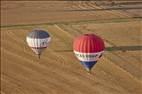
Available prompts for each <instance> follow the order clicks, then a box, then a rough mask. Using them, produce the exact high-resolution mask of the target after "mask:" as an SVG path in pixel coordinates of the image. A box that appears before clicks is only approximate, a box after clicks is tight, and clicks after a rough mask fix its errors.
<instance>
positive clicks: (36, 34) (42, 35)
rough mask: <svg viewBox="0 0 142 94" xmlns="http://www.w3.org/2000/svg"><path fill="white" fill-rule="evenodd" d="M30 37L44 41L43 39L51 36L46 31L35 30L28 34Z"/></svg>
mask: <svg viewBox="0 0 142 94" xmlns="http://www.w3.org/2000/svg"><path fill="white" fill-rule="evenodd" d="M28 37H30V38H36V39H37V38H38V39H43V38H48V37H50V35H49V34H48V32H46V31H44V30H34V31H32V32H30V33H29V34H28Z"/></svg>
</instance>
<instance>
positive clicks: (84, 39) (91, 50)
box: [73, 34, 105, 71]
mask: <svg viewBox="0 0 142 94" xmlns="http://www.w3.org/2000/svg"><path fill="white" fill-rule="evenodd" d="M104 49H105V46H104V41H103V40H102V39H101V38H100V37H99V36H96V35H95V34H84V35H81V36H79V37H77V38H76V39H75V40H74V43H73V50H74V53H75V56H76V57H77V58H78V59H79V60H80V62H81V64H82V65H83V66H84V67H85V68H86V70H87V71H90V70H91V68H92V67H93V66H94V65H95V64H96V63H97V61H98V60H99V58H100V57H101V56H102V54H103V52H104Z"/></svg>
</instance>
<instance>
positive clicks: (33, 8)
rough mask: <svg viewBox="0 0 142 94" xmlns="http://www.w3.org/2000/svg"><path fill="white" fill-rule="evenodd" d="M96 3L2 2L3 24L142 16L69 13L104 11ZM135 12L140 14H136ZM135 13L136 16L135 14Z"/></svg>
mask: <svg viewBox="0 0 142 94" xmlns="http://www.w3.org/2000/svg"><path fill="white" fill-rule="evenodd" d="M102 8H103V7H102V6H101V7H100V6H97V5H96V2H94V1H73V2H71V1H2V2H1V24H2V25H15V24H39V23H53V22H70V21H80V20H100V19H112V18H131V17H134V16H139V15H140V13H141V12H140V10H138V11H137V10H130V13H129V11H127V12H126V11H121V10H120V11H119V10H112V11H83V12H82V11H69V10H77V9H80V10H82V9H102ZM135 11H137V12H138V13H136V14H135ZM133 13H134V14H133Z"/></svg>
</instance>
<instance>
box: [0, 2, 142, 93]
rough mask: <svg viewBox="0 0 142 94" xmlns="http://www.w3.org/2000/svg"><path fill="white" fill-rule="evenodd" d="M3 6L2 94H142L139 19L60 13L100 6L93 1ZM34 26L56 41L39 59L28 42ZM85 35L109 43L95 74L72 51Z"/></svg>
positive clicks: (141, 23)
mask: <svg viewBox="0 0 142 94" xmlns="http://www.w3.org/2000/svg"><path fill="white" fill-rule="evenodd" d="M39 4H40V5H39ZM55 4H56V6H55ZM22 6H25V7H22ZM34 7H36V8H34ZM47 7H48V8H47ZM1 8H2V11H1V12H2V14H1V25H2V27H1V94H142V37H141V36H142V20H141V19H140V18H133V17H134V15H133V14H131V13H130V14H129V13H126V12H125V11H115V10H113V11H97V12H96V11H89V12H84V11H83V12H81V11H77V12H76V11H73V12H64V11H58V12H57V10H64V9H68V10H70V9H88V8H97V9H99V8H101V7H98V6H96V5H95V2H93V1H90V2H89V3H88V2H81V1H80V2H79V1H78V2H77V3H76V2H72V3H71V2H70V3H68V1H60V2H59V1H54V3H53V2H52V1H48V2H45V1H42V2H40V1H36V2H35V1H34V2H33V1H20V2H18V1H2V6H1ZM21 11H22V12H21ZM46 11H48V12H46ZM17 14H18V15H17ZM37 14H38V15H37ZM9 15H10V16H9ZM31 15H33V16H31ZM34 15H37V16H34ZM47 15H48V17H47ZM57 15H58V16H57ZM40 23H42V24H40ZM45 23H46V24H45ZM50 23H52V24H50ZM35 28H43V29H45V30H47V31H48V32H49V33H50V35H51V38H52V40H51V43H50V44H49V47H48V48H47V49H46V50H44V52H43V54H42V55H41V59H40V60H39V59H38V57H37V56H36V55H35V54H34V53H33V52H32V50H31V49H30V48H29V47H28V46H27V43H26V36H27V34H28V33H29V32H31V31H32V30H33V29H35ZM85 33H94V34H96V35H99V36H100V37H102V38H103V40H104V41H105V45H106V51H105V53H104V55H103V56H102V58H101V59H100V60H99V61H98V63H97V64H96V66H95V67H94V68H93V69H92V71H91V73H88V72H87V71H86V70H85V69H84V67H83V66H82V65H81V64H80V63H79V61H78V60H77V58H76V57H75V56H74V53H73V51H72V43H73V39H74V38H75V37H77V36H78V35H81V34H85Z"/></svg>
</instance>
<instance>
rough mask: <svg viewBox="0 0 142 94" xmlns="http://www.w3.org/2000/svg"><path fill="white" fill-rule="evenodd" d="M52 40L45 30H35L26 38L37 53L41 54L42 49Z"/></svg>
mask: <svg viewBox="0 0 142 94" xmlns="http://www.w3.org/2000/svg"><path fill="white" fill-rule="evenodd" d="M50 40H51V37H50V35H49V34H48V32H46V31H44V30H33V31H32V32H30V33H29V34H28V35H27V38H26V41H27V43H28V46H29V47H31V49H32V50H33V51H34V52H35V53H36V54H37V55H40V54H41V53H42V51H43V50H44V49H45V48H47V46H48V43H49V42H50Z"/></svg>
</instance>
